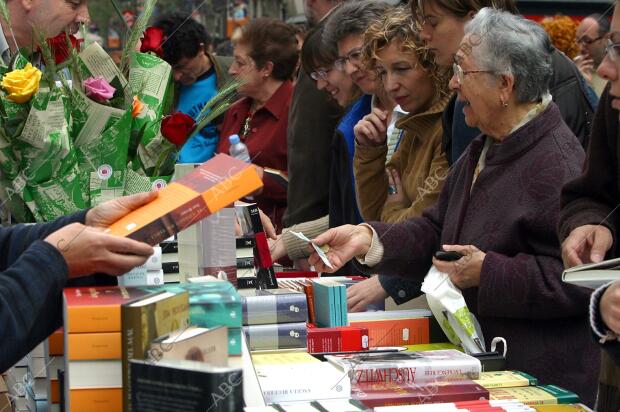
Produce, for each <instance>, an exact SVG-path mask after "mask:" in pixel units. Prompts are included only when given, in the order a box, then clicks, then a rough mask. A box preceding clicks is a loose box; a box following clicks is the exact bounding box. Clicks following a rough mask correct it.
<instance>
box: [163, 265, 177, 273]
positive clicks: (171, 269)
mask: <svg viewBox="0 0 620 412" xmlns="http://www.w3.org/2000/svg"><path fill="white" fill-rule="evenodd" d="M161 268H162V270H163V271H164V273H179V262H164V263H162V264H161Z"/></svg>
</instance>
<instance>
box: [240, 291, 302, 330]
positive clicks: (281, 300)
mask: <svg viewBox="0 0 620 412" xmlns="http://www.w3.org/2000/svg"><path fill="white" fill-rule="evenodd" d="M242 299H243V306H242V309H243V324H244V325H246V326H247V325H265V324H270V323H296V322H306V321H307V320H308V301H307V299H306V295H305V294H304V293H300V292H295V291H292V290H287V289H266V290H253V291H252V290H250V291H247V292H244V294H243V296H242Z"/></svg>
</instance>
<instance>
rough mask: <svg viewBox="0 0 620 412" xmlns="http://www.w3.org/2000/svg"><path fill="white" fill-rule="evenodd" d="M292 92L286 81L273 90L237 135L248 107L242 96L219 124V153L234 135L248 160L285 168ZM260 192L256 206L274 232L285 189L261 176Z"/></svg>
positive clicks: (279, 225)
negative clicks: (272, 226) (246, 129)
mask: <svg viewBox="0 0 620 412" xmlns="http://www.w3.org/2000/svg"><path fill="white" fill-rule="evenodd" d="M292 95H293V83H292V82H290V81H286V82H284V83H282V85H281V86H280V87H279V88H278V89H277V90H276V91H275V93H274V94H273V95H272V96H271V97H270V98H269V100H268V101H267V103H265V105H264V106H263V107H261V108H260V109H258V110H257V111H256V113H254V115H253V116H252V120H251V121H250V131H249V133H248V134H247V136H245V137H243V136H241V134H242V133H241V132H242V129H243V126H244V123H245V119H246V117H247V115H248V112H249V111H250V107H251V106H252V99H251V98H249V97H244V98H242V99H241V100H239V101H237V102H236V103H235V104H233V105H232V106H231V107H230V108H229V109H228V111H227V112H226V115H225V116H224V120H223V121H222V125H221V126H220V142H219V144H218V147H217V151H218V152H219V153H228V152H229V148H230V142H229V141H228V137H229V136H230V135H233V134H238V135H239V136H240V137H241V141H242V142H244V143H245V144H246V145H247V147H248V151H249V152H250V157H251V158H252V163H253V164H255V165H257V166H261V167H269V168H271V169H277V170H283V171H286V170H287V162H286V157H287V156H286V153H287V149H286V129H287V127H288V110H289V106H290V102H291V97H292ZM263 183H264V185H265V186H264V188H263V192H262V193H261V194H260V195H257V196H254V199H255V200H256V203H257V204H258V207H259V208H260V209H261V210H262V211H263V212H264V213H265V214H266V215H267V216H269V218H271V220H272V222H273V224H274V225H276V229H277V231H278V232H280V231H281V230H282V216H283V215H284V211H285V210H286V188H285V187H284V186H282V185H280V184H279V183H277V182H276V181H274V180H272V179H271V178H270V177H269V176H265V178H264V180H263Z"/></svg>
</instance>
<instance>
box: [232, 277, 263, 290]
mask: <svg viewBox="0 0 620 412" xmlns="http://www.w3.org/2000/svg"><path fill="white" fill-rule="evenodd" d="M256 285H258V282H257V281H256V278H255V277H253V276H246V277H239V278H237V288H238V289H256Z"/></svg>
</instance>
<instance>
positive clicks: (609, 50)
mask: <svg viewBox="0 0 620 412" xmlns="http://www.w3.org/2000/svg"><path fill="white" fill-rule="evenodd" d="M605 54H606V55H607V56H609V59H610V60H611V61H614V62H615V61H617V60H618V57H620V43H614V42H613V41H612V40H611V39H607V44H606V45H605Z"/></svg>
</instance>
